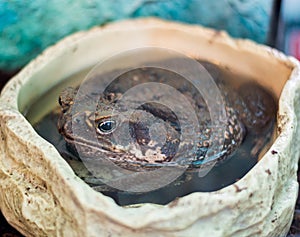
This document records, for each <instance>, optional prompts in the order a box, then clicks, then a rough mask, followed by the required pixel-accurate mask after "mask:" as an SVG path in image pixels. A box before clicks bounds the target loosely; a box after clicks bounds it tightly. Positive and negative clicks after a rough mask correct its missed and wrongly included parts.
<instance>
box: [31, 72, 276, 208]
mask: <svg viewBox="0 0 300 237" xmlns="http://www.w3.org/2000/svg"><path fill="white" fill-rule="evenodd" d="M86 73H87V71H83V72H81V73H79V74H77V75H73V76H72V77H70V78H69V79H67V80H65V81H64V82H63V83H62V84H60V85H57V86H56V87H55V88H53V89H51V90H50V91H49V92H48V93H47V94H46V95H45V96H44V97H43V98H41V99H40V100H39V101H37V102H36V103H35V104H34V105H32V106H31V108H30V109H29V111H28V112H27V114H26V117H27V119H28V120H29V121H30V122H31V123H32V125H33V127H34V128H35V130H36V131H37V132H38V133H39V134H40V136H42V137H43V138H45V139H46V140H48V141H49V142H50V143H52V144H53V145H54V146H55V147H56V148H57V150H58V151H59V152H60V153H61V155H62V156H63V157H64V159H66V161H67V162H68V163H69V165H70V166H71V167H72V168H73V170H74V171H75V173H76V174H77V175H78V176H79V177H80V178H82V179H83V180H84V181H86V182H87V183H88V184H89V185H90V186H92V187H94V188H95V189H96V190H100V191H101V192H102V193H104V194H105V195H108V196H110V197H112V198H113V199H114V200H115V201H116V202H117V203H118V204H120V205H129V204H137V203H147V202H150V203H157V204H166V203H168V202H170V201H172V200H174V199H175V198H176V197H181V196H184V195H187V194H189V193H192V192H197V191H201V192H209V191H215V190H219V189H221V188H223V187H226V186H228V185H230V184H232V183H234V182H236V181H237V180H239V179H241V178H242V177H243V176H244V175H245V174H247V172H248V171H249V170H250V169H251V168H252V167H253V166H254V165H255V164H256V163H257V161H258V158H259V157H260V156H262V154H263V151H264V150H266V149H267V147H268V144H270V141H271V140H272V135H271V134H272V132H270V131H273V129H274V124H273V125H272V127H271V128H270V130H269V133H268V134H269V135H268V136H266V134H265V132H264V133H258V132H257V131H256V132H253V131H247V135H246V137H245V139H244V140H243V142H242V144H241V146H240V147H239V148H238V149H237V151H235V152H234V153H233V154H232V155H230V157H229V158H227V159H226V160H225V161H222V162H220V163H219V164H218V165H215V166H214V168H212V169H211V171H210V172H209V173H208V174H207V175H205V176H204V177H199V175H198V172H186V173H184V174H183V176H182V177H180V178H179V179H178V180H177V181H175V182H173V183H172V184H170V185H168V186H166V187H163V188H160V189H158V190H154V191H151V192H147V193H128V192H124V191H120V190H115V189H105V187H104V186H103V184H101V183H99V180H97V179H94V178H93V175H92V174H91V173H90V172H89V171H88V170H87V169H86V168H85V167H84V165H83V163H82V162H80V161H78V160H77V159H76V158H74V156H73V155H72V154H71V153H70V152H69V151H68V149H67V148H66V143H65V141H64V139H63V137H62V136H61V134H59V133H58V130H57V120H58V116H59V113H60V108H59V105H58V96H59V94H60V92H61V91H62V89H63V88H65V87H66V86H75V85H78V84H79V82H80V81H81V80H82V79H83V78H84V76H85V75H86ZM221 77H224V78H227V79H229V80H230V79H231V78H237V77H236V75H233V74H232V73H231V72H230V71H228V70H227V69H225V68H222V69H221ZM275 117H276V116H275V114H274V118H275ZM258 145H259V146H262V145H263V146H264V149H262V148H259V149H257V147H258Z"/></svg>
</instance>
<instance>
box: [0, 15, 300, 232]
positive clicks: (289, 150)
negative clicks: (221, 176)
mask: <svg viewBox="0 0 300 237" xmlns="http://www.w3.org/2000/svg"><path fill="white" fill-rule="evenodd" d="M143 46H156V47H165V48H169V49H174V50H176V51H179V52H181V53H184V54H186V55H188V56H190V57H194V58H201V59H204V60H207V61H212V62H219V63H220V64H222V65H224V66H226V67H227V68H229V69H230V70H232V71H235V72H237V73H240V74H242V75H246V76H249V77H251V78H253V79H254V80H256V81H257V82H258V83H259V84H261V85H263V86H264V87H266V88H268V89H269V90H271V91H272V92H273V94H274V95H275V96H276V98H277V99H279V105H278V107H279V108H278V117H277V118H278V121H277V125H276V126H277V128H276V131H277V137H276V139H275V141H274V143H273V144H272V146H271V148H270V149H269V150H267V151H266V153H265V154H264V156H263V157H262V158H261V160H260V161H259V162H258V163H257V164H256V165H255V166H254V167H253V168H252V169H251V170H250V171H249V172H248V173H247V174H246V175H245V176H244V177H243V178H242V179H240V180H239V181H237V182H236V183H234V184H233V185H230V186H227V187H225V188H223V189H221V190H218V191H214V192H194V193H192V194H189V195H186V196H184V197H181V198H178V199H176V200H174V201H172V202H171V203H169V204H167V205H156V204H150V203H145V204H140V205H135V206H126V207H121V206H119V205H117V204H116V203H115V202H114V200H113V199H111V198H110V197H107V196H105V195H103V194H101V193H98V192H96V191H94V190H93V189H92V188H90V187H89V186H88V185H87V184H85V183H84V182H83V181H82V180H81V179H79V178H78V177H77V176H76V175H75V174H74V172H73V170H72V169H71V168H70V166H69V165H68V164H67V163H66V161H65V160H64V159H63V158H62V157H61V156H60V154H59V153H58V151H57V150H56V149H55V148H54V146H53V145H52V144H50V143H49V142H47V141H46V140H44V139H42V138H41V137H40V136H39V135H38V134H37V133H36V132H35V130H34V129H33V127H32V126H31V124H30V123H29V122H28V121H27V120H26V119H25V117H24V114H25V113H26V111H27V109H28V108H29V107H30V106H31V105H32V104H33V103H34V102H35V101H36V100H38V99H39V98H41V97H42V96H43V95H44V94H45V93H46V92H47V91H48V90H50V89H51V88H53V87H54V86H55V85H57V84H58V83H60V82H62V81H63V80H65V79H66V78H67V77H69V76H70V75H73V74H75V73H77V72H80V71H82V70H85V69H87V68H90V67H92V66H93V65H95V64H96V63H97V62H98V61H99V60H101V59H103V58H106V57H108V56H110V55H113V54H115V53H116V52H118V51H121V50H126V49H131V48H137V47H143ZM95 49H99V50H95ZM299 70H300V66H299V63H298V62H297V61H296V60H295V59H293V58H291V57H287V56H285V55H283V54H282V53H280V52H278V51H276V50H274V49H271V48H269V47H266V46H262V45H257V44H255V43H253V42H251V41H248V40H233V39H231V38H230V37H229V36H228V35H227V34H226V33H224V32H216V31H214V30H211V29H205V28H202V27H200V26H193V25H184V24H179V23H174V22H166V21H161V20H158V19H152V18H149V19H139V20H128V21H123V22H117V23H113V24H110V25H106V26H104V27H97V28H94V29H92V30H90V31H87V32H80V33H77V34H75V35H72V36H69V37H67V38H66V39H64V40H62V41H60V42H59V43H58V44H56V45H55V46H52V47H50V48H49V49H47V50H46V51H45V52H44V53H43V54H42V55H40V56H39V57H38V58H37V59H35V60H34V61H32V62H31V63H30V64H28V65H27V66H26V67H25V68H24V69H23V70H22V71H21V72H20V73H19V74H18V75H16V76H15V77H14V78H13V79H12V80H11V81H10V82H9V83H8V84H7V85H6V86H5V88H4V89H3V91H2V93H1V97H0V207H1V211H2V212H3V214H4V216H5V217H6V218H7V220H8V222H9V223H10V224H11V225H12V226H14V227H15V228H16V229H18V230H19V231H20V232H21V233H22V234H24V235H25V236H214V237H217V236H223V237H224V236H285V235H286V234H287V232H288V230H289V227H290V224H291V221H292V217H293V210H294V207H295V202H296V198H297V195H298V183H297V177H296V172H297V164H298V157H299V150H300V146H299V142H300V141H299V140H300V129H299V126H298V122H297V121H299V118H300V106H299V103H300V98H299V97H300V93H299V89H300V71H299ZM49 103H51V102H49Z"/></svg>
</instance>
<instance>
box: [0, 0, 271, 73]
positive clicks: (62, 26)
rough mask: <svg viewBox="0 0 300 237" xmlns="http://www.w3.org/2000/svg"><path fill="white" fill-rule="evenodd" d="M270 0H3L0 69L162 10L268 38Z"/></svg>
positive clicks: (233, 32) (263, 39) (174, 17)
mask: <svg viewBox="0 0 300 237" xmlns="http://www.w3.org/2000/svg"><path fill="white" fill-rule="evenodd" d="M271 8H272V1H271V0H51V1H49V0H48V1H47V0H32V1H29V0H7V1H6V0H0V33H1V35H0V70H1V69H2V70H5V71H9V70H15V69H18V68H20V67H22V66H24V65H25V64H26V63H27V62H28V61H29V60H31V59H32V58H34V57H35V56H36V55H37V54H39V53H40V52H41V51H42V50H43V49H45V48H46V47H47V46H49V45H51V44H54V43H55V42H56V41H58V40H59V39H61V38H62V37H64V36H66V35H69V34H71V33H73V32H76V31H80V30H86V29H89V28H90V27H92V26H95V25H101V24H105V23H108V22H111V21H115V20H120V19H126V18H136V17H142V16H157V17H160V18H164V19H168V20H175V21H181V22H186V23H192V24H201V25H204V26H209V27H213V28H216V29H224V30H227V31H228V32H229V34H230V35H232V36H233V37H241V38H249V39H252V40H255V41H257V42H260V43H265V42H266V39H267V33H268V27H269V20H270V14H271Z"/></svg>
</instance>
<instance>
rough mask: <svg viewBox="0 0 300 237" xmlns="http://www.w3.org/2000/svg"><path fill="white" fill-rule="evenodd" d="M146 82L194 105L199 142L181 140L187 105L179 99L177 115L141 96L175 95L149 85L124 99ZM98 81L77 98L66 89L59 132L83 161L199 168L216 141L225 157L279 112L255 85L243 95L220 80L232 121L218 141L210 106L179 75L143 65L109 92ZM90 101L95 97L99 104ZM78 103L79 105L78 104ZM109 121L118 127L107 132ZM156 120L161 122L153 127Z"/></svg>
mask: <svg viewBox="0 0 300 237" xmlns="http://www.w3.org/2000/svg"><path fill="white" fill-rule="evenodd" d="M206 65H207V69H208V70H209V71H210V72H211V73H212V74H214V75H217V74H218V73H217V72H216V71H217V70H218V69H217V68H216V67H213V66H212V65H210V64H206ZM102 77H105V75H102ZM146 82H159V83H163V84H168V85H170V86H172V87H174V88H176V89H177V90H178V91H179V92H180V93H181V94H183V95H184V96H185V98H186V99H187V100H188V101H189V102H190V103H191V105H192V107H193V109H194V111H195V113H196V115H197V119H198V122H199V129H198V130H197V131H195V129H194V128H193V127H190V128H188V129H189V131H190V133H191V134H193V136H191V137H195V136H196V138H197V139H198V140H197V141H196V143H195V142H194V141H193V144H192V142H191V140H189V139H188V138H187V140H181V129H182V127H181V126H182V124H180V121H179V119H178V117H180V118H181V119H182V118H183V119H184V121H187V124H189V121H190V120H191V118H190V116H189V114H186V113H184V111H185V106H184V104H179V103H178V105H176V106H177V107H175V108H176V113H174V111H172V110H171V109H169V108H167V107H166V106H164V105H162V104H159V103H155V102H149V103H143V104H140V103H139V99H138V98H142V97H143V96H147V98H149V97H150V98H153V100H152V101H157V99H162V100H164V99H170V98H173V97H174V95H172V94H163V95H162V94H161V93H159V92H158V91H149V90H146V89H145V90H142V91H141V92H140V93H142V95H140V96H141V97H139V95H137V97H136V98H137V99H136V101H135V100H132V101H129V102H128V101H126V102H122V100H121V99H122V95H123V94H124V93H126V91H127V90H128V89H130V88H132V87H134V86H136V85H141V83H146ZM88 83H90V85H89V84H88ZM97 83H99V81H97V80H96V81H95V80H94V81H91V82H87V84H86V85H85V87H86V88H88V89H87V90H86V91H85V92H84V93H82V92H81V93H80V94H79V95H77V96H76V93H77V90H75V89H72V88H66V89H65V90H64V91H63V92H62V93H61V95H60V97H59V103H60V105H61V108H62V114H61V116H60V119H59V121H58V129H59V132H60V133H61V134H62V135H63V136H64V138H65V140H66V142H67V144H68V146H69V148H70V150H71V151H73V153H76V154H77V155H78V156H79V157H80V159H96V160H97V159H103V157H105V158H108V159H110V160H112V161H114V162H115V163H117V164H118V165H120V166H122V167H125V168H127V169H131V170H143V169H149V168H150V169H152V168H153V167H160V166H166V165H182V164H183V165H190V166H196V167H199V166H201V165H205V162H204V161H205V160H204V157H205V156H206V153H207V149H208V148H209V147H210V146H212V145H213V146H219V147H220V150H219V153H218V154H214V156H215V159H218V160H223V159H224V158H226V157H228V155H230V154H231V153H232V152H234V151H235V149H236V148H237V147H239V145H240V144H241V142H242V140H243V138H244V136H245V133H246V130H247V129H252V127H255V126H256V127H258V129H264V128H266V127H268V126H269V124H270V123H271V122H272V121H273V119H274V114H275V103H274V100H273V98H272V97H270V95H269V94H268V93H266V91H264V89H262V88H260V87H259V86H257V85H252V84H251V85H250V87H248V86H247V87H245V88H251V91H252V94H251V92H247V90H245V88H244V87H242V88H240V90H241V92H242V93H240V94H239V93H238V92H237V91H234V89H230V88H228V86H226V85H225V84H224V83H223V82H221V81H220V80H219V78H217V80H216V83H217V85H218V87H219V88H220V91H221V92H222V96H223V99H224V105H225V111H226V114H227V118H228V121H227V123H226V128H225V130H224V131H225V132H224V134H223V136H222V137H215V138H214V139H215V141H212V140H211V133H212V129H211V124H212V122H211V120H210V114H209V110H208V108H207V105H206V103H205V102H204V100H203V98H202V97H201V95H199V93H198V92H197V91H196V90H195V88H193V87H192V86H191V85H190V84H188V83H186V81H184V80H183V79H182V78H181V77H180V76H179V75H177V74H172V73H171V74H170V73H166V72H165V71H163V70H160V69H156V70H155V71H154V70H153V69H150V68H143V69H138V70H135V71H131V72H128V73H126V74H124V75H122V76H120V77H119V78H118V79H117V80H115V81H114V83H113V84H111V85H110V86H109V87H108V88H107V89H106V90H105V92H104V93H100V92H99V91H97V86H96V85H97ZM246 92H247V93H246ZM147 93H150V94H147ZM75 96H76V97H75ZM172 96H173V97H172ZM173 100H176V98H173ZM91 101H96V102H97V103H96V105H95V103H93V102H91ZM126 103H129V104H130V106H133V108H136V109H135V110H134V112H133V113H132V111H131V112H129V111H128V109H127V108H128V107H126V105H128V104H126ZM176 103H177V101H176V102H175V104H176ZM76 104H77V105H79V106H75V105H76ZM255 105H258V106H255ZM181 121H182V120H181ZM106 122H113V124H114V125H115V128H114V129H112V130H111V131H109V132H107V133H106V132H101V131H100V129H99V126H100V125H103V124H104V126H105V123H106ZM153 124H159V126H158V127H155V126H154V129H152V128H153V126H152V125H153ZM190 124H192V121H191V123H190ZM106 125H107V124H106ZM109 125H111V124H109ZM151 129H152V130H153V131H152V130H151ZM255 129H256V128H255ZM74 131H75V132H74ZM151 132H152V136H151ZM195 133H196V134H195ZM153 134H154V135H153ZM161 138H163V139H161ZM216 139H217V141H216Z"/></svg>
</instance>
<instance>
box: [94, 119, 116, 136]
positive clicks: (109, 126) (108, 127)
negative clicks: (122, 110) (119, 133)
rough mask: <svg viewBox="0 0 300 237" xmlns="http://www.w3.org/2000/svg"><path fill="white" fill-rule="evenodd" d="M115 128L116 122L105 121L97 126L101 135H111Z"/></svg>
mask: <svg viewBox="0 0 300 237" xmlns="http://www.w3.org/2000/svg"><path fill="white" fill-rule="evenodd" d="M115 128H116V121H114V120H106V121H103V122H100V123H99V124H98V130H99V131H100V132H101V133H105V134H108V133H111V132H112V131H114V130H115Z"/></svg>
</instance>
